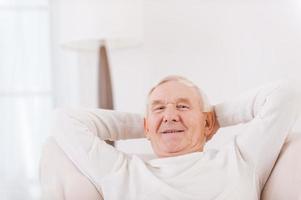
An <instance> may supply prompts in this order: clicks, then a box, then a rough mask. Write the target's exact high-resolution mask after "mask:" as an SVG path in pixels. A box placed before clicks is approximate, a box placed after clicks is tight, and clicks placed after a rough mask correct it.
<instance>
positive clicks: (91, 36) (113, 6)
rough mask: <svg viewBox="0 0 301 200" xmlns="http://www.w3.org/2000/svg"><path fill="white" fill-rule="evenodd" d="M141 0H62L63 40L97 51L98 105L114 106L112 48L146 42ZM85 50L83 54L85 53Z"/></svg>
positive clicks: (77, 47) (69, 45)
mask: <svg viewBox="0 0 301 200" xmlns="http://www.w3.org/2000/svg"><path fill="white" fill-rule="evenodd" d="M142 5H143V4H142V1H141V0H109V1H107V0H89V1H86V0H60V1H56V5H55V6H54V7H56V8H57V9H56V10H58V12H59V13H57V16H58V29H59V35H58V38H59V40H60V42H59V43H60V44H62V45H63V46H65V47H67V48H68V49H72V50H73V51H74V50H75V51H77V53H78V55H83V53H82V51H84V52H93V53H97V62H98V63H97V65H98V66H97V97H98V98H97V107H99V108H104V109H114V107H113V92H112V83H111V75H110V62H109V57H108V48H107V47H109V49H110V50H111V49H122V48H129V47H133V46H137V45H140V44H141V43H142V42H141V41H142V27H143V26H142ZM81 53H82V54H81Z"/></svg>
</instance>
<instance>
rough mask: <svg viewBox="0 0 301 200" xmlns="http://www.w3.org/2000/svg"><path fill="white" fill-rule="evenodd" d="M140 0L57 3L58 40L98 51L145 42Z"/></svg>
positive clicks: (89, 0)
mask: <svg viewBox="0 0 301 200" xmlns="http://www.w3.org/2000/svg"><path fill="white" fill-rule="evenodd" d="M142 9H143V8H142V2H141V0H58V10H59V16H58V17H59V19H60V24H59V30H60V35H59V41H60V44H62V45H63V46H64V47H68V48H73V49H77V50H81V49H83V50H96V49H97V48H99V46H100V44H101V43H102V42H103V41H104V40H105V41H106V42H107V43H108V44H109V46H110V48H124V47H131V46H137V45H139V44H141V43H142V35H143V28H142V27H143V26H142V13H143V10H142Z"/></svg>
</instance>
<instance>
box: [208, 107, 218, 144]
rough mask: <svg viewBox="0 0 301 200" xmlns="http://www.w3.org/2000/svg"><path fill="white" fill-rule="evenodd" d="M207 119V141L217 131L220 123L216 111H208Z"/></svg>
mask: <svg viewBox="0 0 301 200" xmlns="http://www.w3.org/2000/svg"><path fill="white" fill-rule="evenodd" d="M205 115H206V119H205V136H206V141H208V140H210V139H211V138H212V137H213V136H214V134H215V133H216V132H217V130H218V128H219V125H218V122H217V120H216V116H215V112H214V111H212V112H206V113H205Z"/></svg>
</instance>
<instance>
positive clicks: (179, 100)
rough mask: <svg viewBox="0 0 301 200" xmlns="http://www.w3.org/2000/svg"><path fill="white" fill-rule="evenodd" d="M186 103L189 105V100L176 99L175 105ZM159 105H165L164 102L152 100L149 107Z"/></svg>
mask: <svg viewBox="0 0 301 200" xmlns="http://www.w3.org/2000/svg"><path fill="white" fill-rule="evenodd" d="M179 102H180V103H187V104H191V102H190V100H189V99H188V98H178V99H176V103H179ZM159 104H165V102H164V101H162V100H154V101H152V102H151V104H150V106H155V105H159Z"/></svg>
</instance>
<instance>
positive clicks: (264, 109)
mask: <svg viewBox="0 0 301 200" xmlns="http://www.w3.org/2000/svg"><path fill="white" fill-rule="evenodd" d="M298 98H299V97H298ZM298 98H297V92H296V90H295V89H294V87H292V86H291V84H290V83H287V82H278V83H275V84H270V85H268V86H264V87H261V88H259V89H257V90H253V91H250V92H249V93H247V94H245V95H242V96H241V97H240V98H238V99H236V100H235V101H229V102H226V103H223V104H219V105H217V106H216V107H215V111H216V114H217V118H218V121H219V124H220V125H221V127H223V126H230V125H236V124H239V123H245V127H244V129H243V130H242V131H241V134H239V135H238V136H237V138H236V144H237V146H238V148H239V150H240V152H241V154H242V157H243V158H244V159H245V160H246V162H248V163H251V164H252V165H253V166H254V167H255V170H256V172H257V174H258V176H259V179H260V183H261V186H263V184H264V183H265V182H266V180H267V178H268V176H269V174H270V171H271V169H272V168H273V166H274V163H275V161H276V159H277V156H278V154H279V152H280V150H281V147H282V145H283V144H284V142H285V139H286V137H287V135H288V133H289V132H290V129H291V128H292V126H293V124H294V122H295V119H296V116H297V110H298V108H297V105H298V100H297V99H298Z"/></svg>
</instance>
